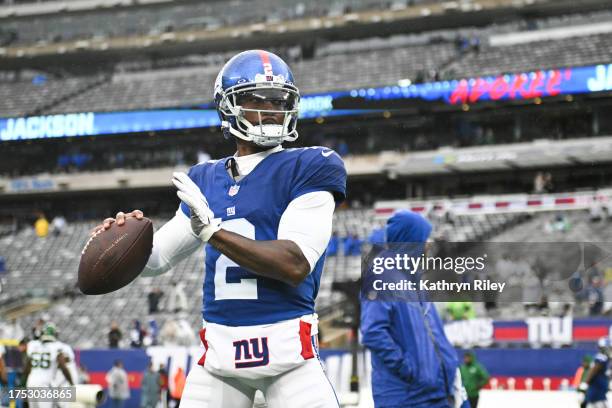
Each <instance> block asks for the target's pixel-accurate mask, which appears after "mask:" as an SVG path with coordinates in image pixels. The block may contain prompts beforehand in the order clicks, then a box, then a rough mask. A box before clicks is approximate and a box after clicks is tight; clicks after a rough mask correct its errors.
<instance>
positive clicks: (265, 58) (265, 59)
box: [259, 51, 274, 81]
mask: <svg viewBox="0 0 612 408" xmlns="http://www.w3.org/2000/svg"><path fill="white" fill-rule="evenodd" d="M259 58H261V65H263V69H264V75H265V76H266V80H267V81H272V80H273V79H274V72H272V64H271V63H270V56H269V55H268V53H267V52H266V51H259Z"/></svg>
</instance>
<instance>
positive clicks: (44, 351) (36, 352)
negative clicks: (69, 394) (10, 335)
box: [27, 340, 76, 387]
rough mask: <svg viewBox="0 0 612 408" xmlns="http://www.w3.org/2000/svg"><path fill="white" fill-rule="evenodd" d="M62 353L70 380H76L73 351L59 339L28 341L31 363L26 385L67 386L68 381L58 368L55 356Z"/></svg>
mask: <svg viewBox="0 0 612 408" xmlns="http://www.w3.org/2000/svg"><path fill="white" fill-rule="evenodd" d="M60 354H62V355H64V357H66V360H67V366H68V370H69V371H70V373H71V375H72V380H73V381H76V364H75V361H74V351H72V348H71V347H70V346H68V345H67V344H65V343H62V342H61V341H48V342H41V341H38V340H33V341H30V342H29V343H28V357H29V358H30V362H31V364H32V369H31V370H30V375H29V376H28V381H27V386H28V387H48V386H52V387H58V386H67V385H69V384H68V381H67V380H66V378H65V376H64V374H63V373H62V371H61V370H60V369H59V367H58V364H57V357H58V356H59V355H60Z"/></svg>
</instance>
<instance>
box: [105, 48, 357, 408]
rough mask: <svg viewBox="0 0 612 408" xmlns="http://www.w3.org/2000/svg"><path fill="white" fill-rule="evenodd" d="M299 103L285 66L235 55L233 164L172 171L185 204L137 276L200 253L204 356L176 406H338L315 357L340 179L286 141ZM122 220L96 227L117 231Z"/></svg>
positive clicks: (220, 85)
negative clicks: (318, 304)
mask: <svg viewBox="0 0 612 408" xmlns="http://www.w3.org/2000/svg"><path fill="white" fill-rule="evenodd" d="M299 99H300V94H299V91H298V88H297V87H296V85H295V83H294V78H293V74H292V72H291V70H290V69H289V67H288V66H287V64H286V63H285V62H284V61H283V60H282V59H281V58H279V57H278V56H276V55H274V54H272V53H270V52H266V51H261V50H251V51H245V52H242V53H240V54H238V55H236V56H234V57H233V58H231V59H230V60H229V61H228V62H227V63H226V64H225V66H224V67H223V68H222V69H221V71H220V73H219V75H218V76H217V79H216V82H215V88H214V100H215V104H216V107H217V111H218V113H219V116H220V118H221V128H222V130H223V134H224V135H225V137H226V138H229V139H233V140H234V141H235V143H236V153H235V154H234V156H233V157H227V158H224V159H221V160H211V161H208V162H206V163H200V164H198V165H196V166H194V167H192V168H191V170H190V171H189V174H184V173H175V174H174V177H173V183H174V185H175V186H176V188H177V189H178V192H177V194H178V196H179V198H180V199H181V201H182V203H181V205H180V208H179V209H178V211H177V214H176V215H175V216H174V218H173V219H171V220H170V221H169V222H168V223H166V224H165V225H164V226H163V227H162V228H161V229H160V230H159V231H157V233H156V234H155V236H154V241H153V253H152V255H151V257H150V259H149V261H148V263H147V266H146V267H145V270H144V273H143V276H153V275H158V274H160V273H163V272H165V271H167V270H169V269H171V268H172V267H173V266H174V265H176V263H177V262H179V261H180V260H182V259H184V258H185V257H187V256H188V255H190V254H191V253H193V252H194V251H195V250H197V249H198V248H200V247H201V245H202V243H204V244H207V245H205V254H206V260H205V267H206V273H205V277H204V296H203V303H204V304H203V309H202V310H203V324H204V328H203V329H202V331H201V332H200V337H201V340H202V343H203V344H204V346H205V352H204V354H203V356H202V358H201V359H200V361H199V365H198V366H196V367H194V368H193V369H192V370H191V371H190V373H189V376H188V378H187V383H186V386H185V390H184V393H183V397H182V400H181V407H183V408H184V407H187V408H189V407H198V408H204V407H209V408H220V407H232V408H241V407H251V406H252V404H253V398H254V396H255V391H256V390H257V389H259V390H261V391H262V392H263V393H264V395H265V397H266V401H267V403H268V406H269V407H270V408H275V407H292V408H299V407H305V408H306V407H307V408H317V407H337V406H338V402H337V399H336V396H335V393H334V390H333V388H332V386H331V385H330V383H329V381H328V380H327V378H326V376H325V374H324V372H323V368H322V366H321V364H320V362H319V359H318V350H317V343H316V334H317V316H316V314H315V313H314V301H315V298H316V296H317V292H318V289H319V282H320V279H321V272H322V270H323V262H324V252H325V248H326V246H327V243H328V242H329V239H330V237H331V232H332V216H333V212H334V208H335V203H337V202H340V201H342V200H343V199H344V197H345V190H346V170H345V168H344V163H343V162H342V159H341V158H340V157H339V156H338V154H336V153H335V152H334V151H333V150H330V149H327V148H322V147H314V148H300V149H284V148H283V147H282V145H281V144H282V143H283V142H284V141H294V140H295V139H296V138H297V136H298V134H297V130H296V126H297V118H298V104H299ZM126 216H134V217H136V218H141V217H142V216H143V214H142V212H141V211H138V210H135V211H133V212H131V213H129V214H124V213H118V214H117V215H116V220H115V219H106V220H105V221H104V222H103V224H102V225H100V226H98V227H97V228H110V225H111V223H113V222H115V221H116V222H117V224H118V225H123V223H124V222H125V217H126Z"/></svg>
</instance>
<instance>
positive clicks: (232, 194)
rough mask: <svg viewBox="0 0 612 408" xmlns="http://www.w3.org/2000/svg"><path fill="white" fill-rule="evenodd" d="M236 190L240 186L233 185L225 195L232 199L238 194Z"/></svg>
mask: <svg viewBox="0 0 612 408" xmlns="http://www.w3.org/2000/svg"><path fill="white" fill-rule="evenodd" d="M238 190H240V186H238V185H235V184H234V185H233V186H231V187H230V189H229V191H228V192H227V194H229V196H230V197H233V196H235V195H236V194H238Z"/></svg>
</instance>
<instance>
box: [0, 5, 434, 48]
mask: <svg viewBox="0 0 612 408" xmlns="http://www.w3.org/2000/svg"><path fill="white" fill-rule="evenodd" d="M435 2H441V1H439V0H434V1H432V0H425V1H423V0H417V1H415V0H411V2H410V3H411V4H422V3H435ZM92 3H93V4H92V7H91V8H92V9H95V8H96V5H95V2H92ZM176 3H179V4H176ZM115 4H116V3H114V4H112V5H113V6H114V5H115ZM390 5H393V6H394V7H396V8H397V7H406V6H407V5H408V1H406V0H399V1H395V2H386V1H380V0H342V1H335V2H333V3H330V2H326V1H304V2H295V1H292V0H283V1H275V0H257V1H254V2H252V4H250V5H249V7H245V6H244V4H242V3H241V2H225V1H209V2H193V1H192V2H182V4H180V2H174V4H168V5H162V6H159V7H162V8H161V10H160V8H159V7H157V8H156V7H146V6H145V7H140V8H135V9H134V8H133V9H130V10H126V9H123V8H115V9H110V10H102V11H100V10H96V11H95V12H89V13H85V14H83V13H80V14H73V15H71V14H57V15H47V16H45V17H33V18H32V17H31V18H27V19H26V18H25V17H24V19H22V20H18V21H11V22H8V23H6V24H5V25H4V27H3V29H4V30H5V31H12V32H15V33H16V38H15V40H14V43H22V44H23V43H26V44H27V43H35V42H39V43H40V42H42V43H46V42H58V41H70V40H78V39H87V38H94V37H98V38H109V37H119V36H133V35H143V34H158V33H163V32H170V31H179V30H190V29H216V28H219V27H235V26H239V25H245V24H253V23H264V22H265V23H272V22H279V21H287V20H293V19H298V18H309V17H323V16H329V17H334V16H339V15H343V14H346V13H352V12H358V11H364V10H373V9H374V10H385V9H387V8H388V7H389V6H390ZM102 7H104V6H102ZM107 7H108V6H107ZM19 11H20V10H19V9H18V8H15V9H14V11H13V13H15V14H17V13H19ZM34 12H35V10H31V14H35V13H34Z"/></svg>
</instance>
